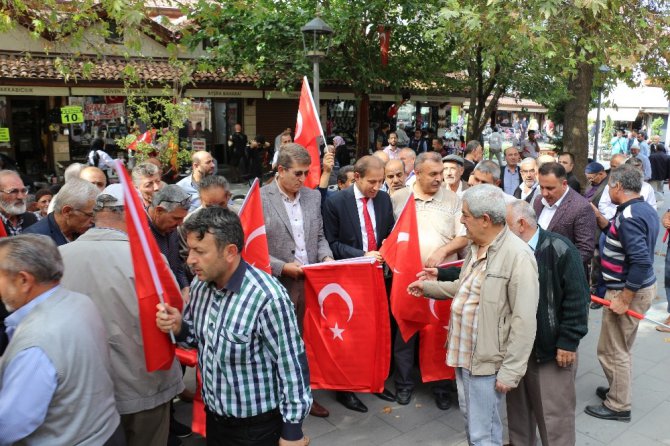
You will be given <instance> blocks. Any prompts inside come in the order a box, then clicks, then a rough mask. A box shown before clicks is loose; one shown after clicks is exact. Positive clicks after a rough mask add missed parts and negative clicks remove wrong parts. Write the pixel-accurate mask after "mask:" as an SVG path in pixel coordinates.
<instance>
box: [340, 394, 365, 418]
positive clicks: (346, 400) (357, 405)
mask: <svg viewBox="0 0 670 446" xmlns="http://www.w3.org/2000/svg"><path fill="white" fill-rule="evenodd" d="M335 399H336V400H337V402H338V403H340V404H342V405H343V406H344V407H346V408H347V409H349V410H355V411H356V412H363V413H365V412H367V411H368V408H367V407H365V404H363V402H362V401H361V400H359V399H358V397H357V396H356V395H355V394H354V393H353V392H337V395H336V396H335Z"/></svg>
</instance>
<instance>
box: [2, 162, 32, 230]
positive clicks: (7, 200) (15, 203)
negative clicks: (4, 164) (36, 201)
mask: <svg viewBox="0 0 670 446" xmlns="http://www.w3.org/2000/svg"><path fill="white" fill-rule="evenodd" d="M27 194H28V189H26V186H25V185H24V184H23V181H22V180H21V177H20V176H19V174H18V173H16V172H15V171H13V170H0V218H1V219H2V224H3V226H4V227H5V232H6V233H7V235H10V236H11V235H19V234H21V233H23V231H24V230H25V229H26V228H27V227H28V226H30V225H32V224H34V223H36V222H37V217H35V215H34V214H33V213H32V212H26V196H27Z"/></svg>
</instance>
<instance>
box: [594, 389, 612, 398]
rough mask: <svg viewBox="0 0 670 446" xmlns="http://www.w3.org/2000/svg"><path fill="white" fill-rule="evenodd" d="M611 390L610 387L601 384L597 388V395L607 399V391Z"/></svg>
mask: <svg viewBox="0 0 670 446" xmlns="http://www.w3.org/2000/svg"><path fill="white" fill-rule="evenodd" d="M609 391H610V388H609V387H604V386H600V387H598V388H597V389H596V395H598V398H600V399H601V400H603V401H605V400H606V399H607V392H609Z"/></svg>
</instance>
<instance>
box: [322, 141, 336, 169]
mask: <svg viewBox="0 0 670 446" xmlns="http://www.w3.org/2000/svg"><path fill="white" fill-rule="evenodd" d="M328 147H332V146H328ZM333 166H335V152H331V151H330V150H326V153H325V155H323V171H324V172H328V173H330V172H332V171H333Z"/></svg>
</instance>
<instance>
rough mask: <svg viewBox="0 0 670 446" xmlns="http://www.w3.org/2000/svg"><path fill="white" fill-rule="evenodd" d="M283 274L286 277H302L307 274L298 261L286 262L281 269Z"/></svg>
mask: <svg viewBox="0 0 670 446" xmlns="http://www.w3.org/2000/svg"><path fill="white" fill-rule="evenodd" d="M281 275H282V276H284V277H290V278H291V279H300V278H301V277H302V276H304V275H305V273H304V272H303V270H302V268H301V267H300V265H298V264H297V263H296V262H291V263H284V266H283V267H282V269H281Z"/></svg>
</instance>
